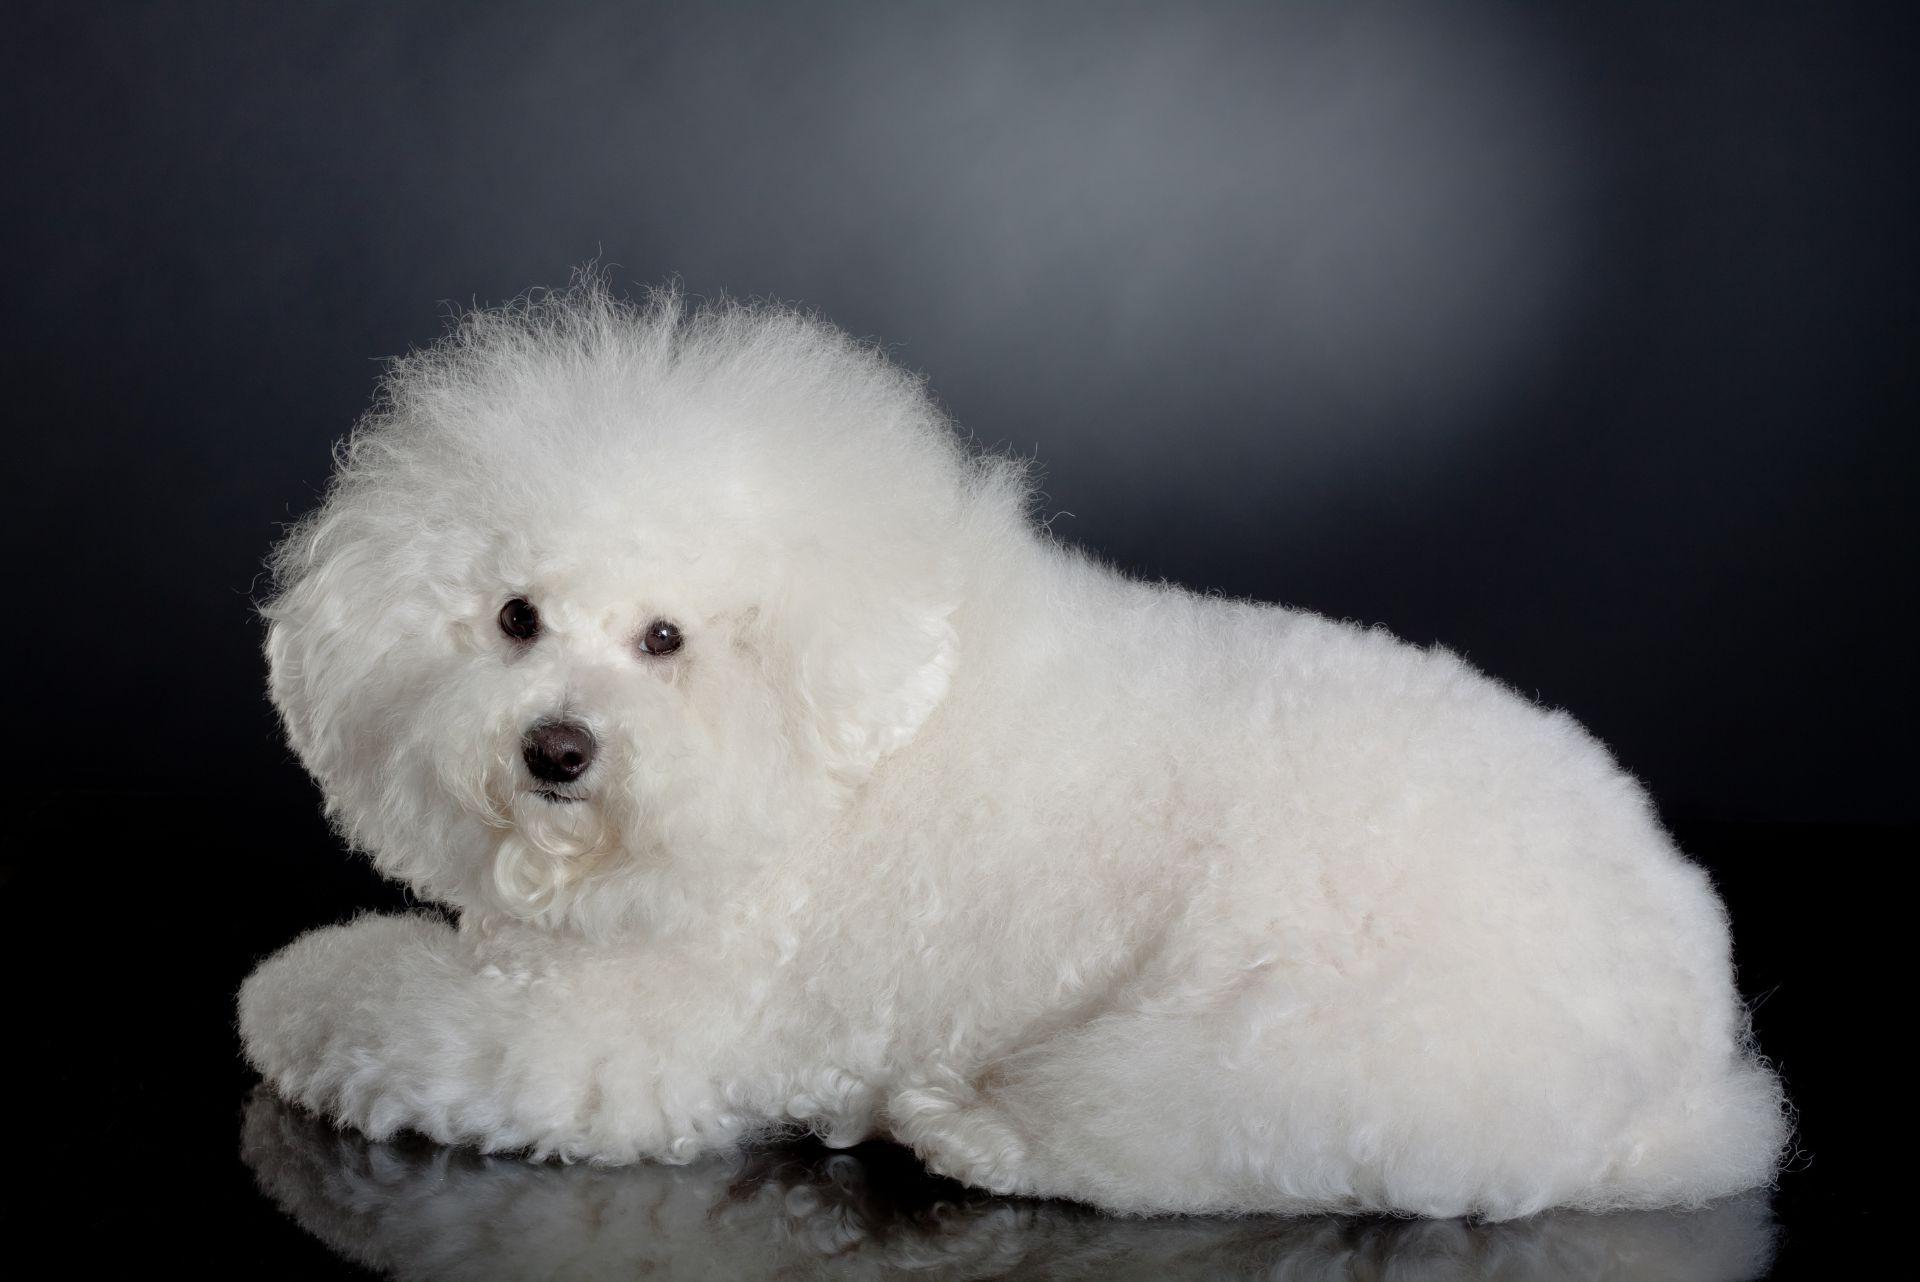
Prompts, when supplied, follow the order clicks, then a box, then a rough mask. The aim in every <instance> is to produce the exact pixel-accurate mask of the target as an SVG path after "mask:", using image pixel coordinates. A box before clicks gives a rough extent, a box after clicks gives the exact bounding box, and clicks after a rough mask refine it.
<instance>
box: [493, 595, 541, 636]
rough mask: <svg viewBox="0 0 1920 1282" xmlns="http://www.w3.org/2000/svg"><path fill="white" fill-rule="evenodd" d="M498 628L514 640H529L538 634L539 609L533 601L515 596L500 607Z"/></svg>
mask: <svg viewBox="0 0 1920 1282" xmlns="http://www.w3.org/2000/svg"><path fill="white" fill-rule="evenodd" d="M500 630H501V631H502V632H504V633H506V634H507V635H508V636H510V637H512V638H513V639H514V640H515V641H531V640H533V639H534V638H535V637H537V636H539V635H540V611H538V610H536V609H534V608H533V602H531V601H529V600H527V599H526V598H525V597H523V596H517V597H515V598H513V600H511V601H509V602H507V603H506V604H505V605H503V606H501V607H500Z"/></svg>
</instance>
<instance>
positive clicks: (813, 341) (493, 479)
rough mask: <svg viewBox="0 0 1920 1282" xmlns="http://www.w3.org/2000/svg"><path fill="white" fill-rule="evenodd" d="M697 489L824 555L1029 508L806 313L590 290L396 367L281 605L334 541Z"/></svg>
mask: <svg viewBox="0 0 1920 1282" xmlns="http://www.w3.org/2000/svg"><path fill="white" fill-rule="evenodd" d="M696 475H697V476H703V477H706V478H709V483H710V488H708V489H705V490H703V491H701V492H700V493H699V494H698V496H697V497H698V507H699V511H698V512H697V513H693V512H689V513H687V515H688V516H689V518H693V517H696V516H697V518H698V519H699V520H700V521H702V522H703V523H711V522H716V521H731V522H736V523H739V524H741V525H743V526H755V527H760V528H761V529H762V530H764V531H767V532H769V533H771V534H772V535H773V536H774V537H778V536H779V533H780V532H784V531H789V530H793V529H796V528H797V529H805V530H807V531H809V533H810V534H811V536H812V537H815V538H818V539H820V540H821V541H822V543H823V545H826V546H832V545H834V544H839V543H843V541H844V540H847V539H851V540H856V541H858V540H870V539H872V538H874V537H878V536H881V535H882V533H883V530H882V525H884V527H885V529H886V530H889V531H892V532H898V531H899V530H901V529H904V528H910V527H912V526H916V525H918V526H921V527H923V528H936V529H937V528H938V527H941V526H943V525H949V524H950V523H951V522H952V521H953V520H955V519H956V518H957V517H958V516H959V512H958V510H957V507H958V506H959V505H969V506H971V505H970V504H968V500H970V499H971V500H987V501H988V502H987V503H986V506H987V507H989V508H990V509H992V510H993V511H994V512H995V514H997V515H998V516H1000V517H1011V518H1013V519H1014V520H1016V521H1017V520H1020V519H1023V518H1024V514H1025V510H1026V504H1027V499H1028V494H1029V487H1028V483H1027V478H1026V473H1025V469H1024V467H1023V466H1022V465H1021V464H1020V463H1019V462H1017V461H1015V460H1010V459H1006V458H1002V457H987V456H978V455H974V454H973V453H971V452H970V451H969V450H968V449H967V448H966V447H965V446H964V445H963V444H962V442H961V440H960V438H959V436H958V435H957V434H956V433H955V432H954V430H953V429H952V427H951V425H950V424H949V422H948V420H947V419H946V417H945V415H944V414H943V413H942V412H941V410H940V409H939V407H938V406H937V405H936V404H935V402H934V400H933V398H932V397H931V396H930V395H929V394H928V392H927V390H926V387H925V384H924V381H923V380H922V379H921V378H920V377H918V376H916V375H914V374H912V373H910V372H908V371H906V370H904V369H902V368H900V367H899V366H898V365H896V364H894V363H892V362H891V361H889V360H888V359H887V358H886V356H885V355H884V353H883V352H882V351H881V350H880V349H879V348H878V347H877V346H876V345H874V344H871V343H864V342H860V341H857V340H855V339H853V338H851V337H849V336H848V335H847V334H846V333H844V332H843V331H841V330H839V329H837V328H836V327H834V326H833V325H831V324H830V323H828V322H826V321H824V320H822V319H820V318H819V317H818V316H815V315H811V314H808V313H805V312H802V311H799V310H796V309H793V308H790V307H786V306H782V305H778V304H772V303H741V302H736V301H733V300H728V299H721V300H718V301H714V302H709V303H706V304H703V305H698V306H693V305H689V303H688V301H687V299H686V298H685V296H684V295H683V294H682V293H681V292H680V291H679V290H678V289H677V288H674V287H665V288H656V289H650V290H647V291H646V292H645V293H644V295H643V296H642V298H641V299H640V300H639V301H629V300H627V299H624V298H621V297H619V296H618V295H616V294H615V293H614V291H613V290H612V288H611V287H610V286H609V284H608V283H607V281H606V279H605V277H604V276H603V275H602V274H600V273H597V272H583V273H581V274H580V275H578V276H577V277H576V278H575V280H574V282H573V284H572V285H571V286H570V287H569V288H567V289H564V290H538V291H533V292H530V293H528V294H526V295H523V296H522V297H520V298H518V299H516V300H514V301H512V302H510V303H507V304H505V305H503V306H499V307H493V308H480V309H474V310H470V311H467V312H465V313H463V314H461V315H459V316H458V317H456V318H455V320H454V322H453V324H452V325H451V327H450V329H449V332H448V333H447V334H446V336H445V337H443V338H442V339H441V340H440V341H439V342H437V343H435V344H434V345H433V346H431V347H428V348H426V349H423V350H420V351H416V352H413V353H410V354H408V355H406V356H402V357H398V358H396V359H395V360H393V361H392V362H391V364H390V365H389V368H388V370H387V372H386V374H385V376H384V377H383V378H382V380H381V382H380V385H379V389H378V392H377V394H376V397H375V400H374V403H373V405H372V407H371V408H370V409H369V411H368V413H367V414H366V415H365V416H364V417H363V418H362V420H361V421H360V423H359V424H358V425H357V426H356V428H355V429H354V431H353V433H352V434H351V436H350V437H349V438H348V439H347V440H346V441H344V442H343V443H342V444H341V445H340V446H339V447H338V449H337V450H336V452H335V473H334V477H333V480H332V483H331V485H330V486H329V488H328V491H327V495H326V498H325V501H324V502H323V503H322V505H321V507H320V509H319V510H318V511H316V512H315V513H314V514H313V515H312V516H311V517H309V518H308V519H307V520H306V521H304V522H302V523H301V524H300V525H299V526H297V527H296V528H295V529H294V530H293V531H292V532H291V533H290V535H289V537H288V538H287V539H286V540H285V541H284V542H283V543H282V544H281V546H280V547H279V548H278V549H277V551H276V552H275V554H274V557H273V561H272V570H273V581H274V584H275V588H276V593H284V592H285V591H286V589H287V588H288V587H289V586H290V585H291V584H292V583H293V582H294V581H296V580H297V579H298V578H299V577H300V576H301V575H302V574H303V573H305V572H307V570H308V569H309V568H310V567H311V566H312V565H313V564H314V563H315V561H316V560H317V559H320V558H324V557H325V556H326V555H327V554H328V552H329V546H330V545H334V544H338V543H340V542H343V541H344V542H354V543H366V542H367V541H369V540H370V539H371V540H375V541H379V542H383V543H391V542H392V541H393V540H394V539H396V538H399V539H406V538H411V537H432V536H434V535H435V533H436V532H437V533H438V535H439V536H441V537H445V536H447V535H448V534H449V533H451V532H457V531H460V530H463V529H467V528H469V527H471V526H472V525H473V523H474V520H475V513H476V511H486V512H488V513H491V514H492V515H491V516H490V517H489V523H490V524H491V525H492V526H493V527H495V528H512V527H513V526H514V524H515V522H519V523H520V524H521V525H522V527H523V528H527V527H530V526H531V524H532V523H533V522H535V521H541V520H550V519H552V517H551V514H553V513H555V512H571V513H578V514H579V515H580V516H581V517H582V519H586V520H592V521H596V522H598V523H600V526H601V527H602V528H604V526H605V523H606V522H607V521H609V520H618V519H619V513H620V512H621V511H622V510H625V511H634V510H638V509H640V508H644V507H652V506H655V505H657V504H660V503H671V502H673V501H675V499H676V498H678V499H683V500H684V499H687V498H688V497H690V496H689V486H688V483H687V482H688V478H690V477H693V476H696ZM669 491H671V493H670V492H669ZM876 523H880V524H876ZM375 526H378V527H379V528H377V529H376V528H374V527H375ZM267 612H268V614H269V616H271V615H272V613H273V605H272V604H269V605H268V606H267Z"/></svg>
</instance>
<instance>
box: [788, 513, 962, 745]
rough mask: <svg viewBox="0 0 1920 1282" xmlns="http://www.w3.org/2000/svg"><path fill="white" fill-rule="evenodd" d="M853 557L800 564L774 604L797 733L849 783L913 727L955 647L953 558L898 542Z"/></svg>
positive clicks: (939, 686)
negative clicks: (854, 563)
mask: <svg viewBox="0 0 1920 1282" xmlns="http://www.w3.org/2000/svg"><path fill="white" fill-rule="evenodd" d="M858 561H859V566H858V570H857V572H855V571H854V570H853V569H852V567H849V566H847V565H845V564H844V563H841V564H840V565H838V566H832V567H829V566H825V565H822V566H820V567H818V568H817V572H814V573H808V572H807V571H806V570H805V569H804V568H799V567H796V570H797V572H796V573H794V574H792V575H791V576H789V578H788V582H787V585H786V586H787V591H786V594H785V596H786V600H785V601H784V603H783V608H782V610H781V611H780V613H781V615H782V616H783V617H784V626H783V628H782V631H783V632H784V633H785V636H784V648H785V650H786V652H787V661H788V663H789V664H790V665H791V674H792V681H793V683H794V688H795V689H796V691H797V694H798V705H799V709H798V710H799V713H800V717H801V720H802V722H803V729H802V734H803V735H805V736H806V737H807V738H808V739H810V741H811V742H810V745H809V746H810V747H811V748H812V750H813V751H814V752H816V753H817V754H818V756H819V758H820V759H821V760H822V761H823V762H824V763H825V764H826V766H827V768H828V769H829V770H830V771H831V772H832V773H833V774H835V775H836V776H837V777H839V778H840V779H842V780H843V781H845V782H849V783H851V782H856V781H857V780H859V779H860V778H862V777H864V776H865V775H866V773H867V772H868V771H870V770H871V769H872V768H873V766H874V765H875V763H877V762H878V761H879V760H880V759H881V758H882V757H884V756H886V755H887V754H888V753H889V752H892V751H894V750H895V749H897V748H899V747H901V746H902V745H904V744H905V743H907V742H908V741H909V740H911V739H912V738H913V737H914V735H916V734H917V733H918V732H919V730H920V727H921V726H922V725H923V724H924V723H925V722H926V720H927V718H928V716H930V715H931V714H932V712H933V710H934V708H935V707H937V706H938V705H939V703H940V701H941V699H943V698H944V697H945V696H946V693H947V684H948V679H949V676H950V674H951V673H952V671H953V667H954V664H955V662H956V661H957V658H958V652H959V642H958V638H957V637H956V635H955V632H954V627H953V621H952V615H953V613H954V609H955V607H956V605H957V603H958V597H959V593H958V589H957V587H956V586H955V579H956V578H957V574H956V572H955V571H956V568H957V567H956V566H954V565H953V564H952V563H951V557H949V556H947V555H945V554H944V553H943V552H942V550H940V549H937V548H933V547H929V546H927V545H920V546H917V547H915V546H898V545H896V546H894V547H891V548H888V549H886V550H885V552H884V553H882V554H878V555H876V554H875V550H873V549H869V550H868V554H867V555H864V556H862V557H860V558H858Z"/></svg>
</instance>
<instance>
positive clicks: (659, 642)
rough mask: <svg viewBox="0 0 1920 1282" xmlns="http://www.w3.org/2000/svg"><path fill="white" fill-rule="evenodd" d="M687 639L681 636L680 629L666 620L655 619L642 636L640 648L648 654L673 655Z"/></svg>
mask: <svg viewBox="0 0 1920 1282" xmlns="http://www.w3.org/2000/svg"><path fill="white" fill-rule="evenodd" d="M685 639H686V638H684V637H682V636H681V635H680V629H679V628H676V627H674V626H673V625H672V624H671V623H668V622H667V621H666V620H665V619H655V620H654V621H653V622H652V623H649V624H648V625H647V630H646V631H645V632H642V633H641V634H640V648H641V649H642V650H644V651H646V652H647V653H648V654H672V653H673V652H674V651H675V650H678V649H679V648H680V643H681V642H682V641H684V640H685Z"/></svg>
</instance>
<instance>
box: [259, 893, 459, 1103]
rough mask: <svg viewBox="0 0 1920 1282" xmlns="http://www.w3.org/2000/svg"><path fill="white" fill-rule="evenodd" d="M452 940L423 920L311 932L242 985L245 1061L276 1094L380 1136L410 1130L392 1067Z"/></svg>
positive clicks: (370, 920) (413, 1033)
mask: <svg viewBox="0 0 1920 1282" xmlns="http://www.w3.org/2000/svg"><path fill="white" fill-rule="evenodd" d="M454 940H455V935H454V932H453V931H452V930H451V929H450V928H449V927H447V926H445V925H444V924H442V923H440V922H438V921H434V920H432V919H429V918H424V917H365V918H362V919H360V920H359V921H356V922H354V923H352V924H351V925H347V926H334V927H329V928H327V929H324V930H316V931H312V932H310V933H309V934H306V935H303V936H301V937H300V938H299V939H297V940H295V941H294V942H293V943H291V944H289V945H288V946H287V947H285V948H283V949H281V950H280V951H279V952H278V953H275V954H274V955H273V956H272V957H270V958H268V959H267V960H266V961H265V962H263V963H261V965H260V966H259V968H258V969H256V970H255V971H254V972H253V974H252V975H250V976H248V978H247V981H246V983H245V984H244V985H242V987H241V989H240V1002H239V1007H240V1011H239V1013H240V1037H241V1041H242V1043H243V1044H244V1047H245V1050H246V1055H247V1059H248V1061H249V1062H250V1063H251V1064H252V1065H253V1066H254V1068H255V1069H257V1070H258V1071H259V1072H260V1074H261V1076H262V1077H264V1078H266V1079H267V1081H268V1082H270V1083H272V1085H273V1087H274V1089H275V1090H276V1091H278V1092H279V1093H280V1094H281V1095H282V1096H284V1097H285V1098H287V1099H290V1100H292V1101H294V1102H296V1103H299V1104H301V1105H304V1106H305V1107H308V1108H311V1109H314V1110H316V1111H319V1112H323V1113H326V1114H328V1115H330V1116H333V1117H335V1118H337V1119H338V1120H341V1121H345V1122H351V1123H352V1124H353V1125H355V1126H357V1127H360V1128H361V1129H363V1130H365V1131H366V1132H367V1133H368V1134H371V1135H376V1136H383V1135H388V1134H391V1133H393V1132H394V1131H395V1130H398V1129H401V1128H403V1127H407V1126H410V1125H412V1124H413V1122H414V1121H415V1118H414V1116H413V1113H414V1112H415V1111H416V1107H415V1105H416V1103H417V1101H412V1100H409V1099H408V1098H407V1095H408V1092H406V1091H404V1090H401V1089H399V1087H400V1083H398V1082H397V1081H396V1080H395V1074H394V1072H393V1071H392V1070H393V1069H394V1068H395V1067H396V1066H397V1065H398V1064H399V1062H401V1061H402V1060H403V1059H404V1058H406V1057H404V1056H401V1055H398V1054H396V1046H397V1043H399V1042H400V1041H401V1040H402V1039H405V1038H408V1037H417V1036H418V1035H419V1032H420V1030H418V1029H417V1028H413V1027H410V1024H411V1021H410V1018H409V1016H408V1013H407V1007H408V1003H409V1000H410V994H411V992H412V989H413V988H414V986H415V985H416V984H417V983H418V981H419V980H420V979H421V978H422V977H423V975H424V974H425V973H426V972H430V971H432V970H434V969H436V968H440V967H443V966H444V965H445V964H446V963H445V957H446V953H447V951H448V949H449V947H450V946H451V945H452V944H453V942H454Z"/></svg>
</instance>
